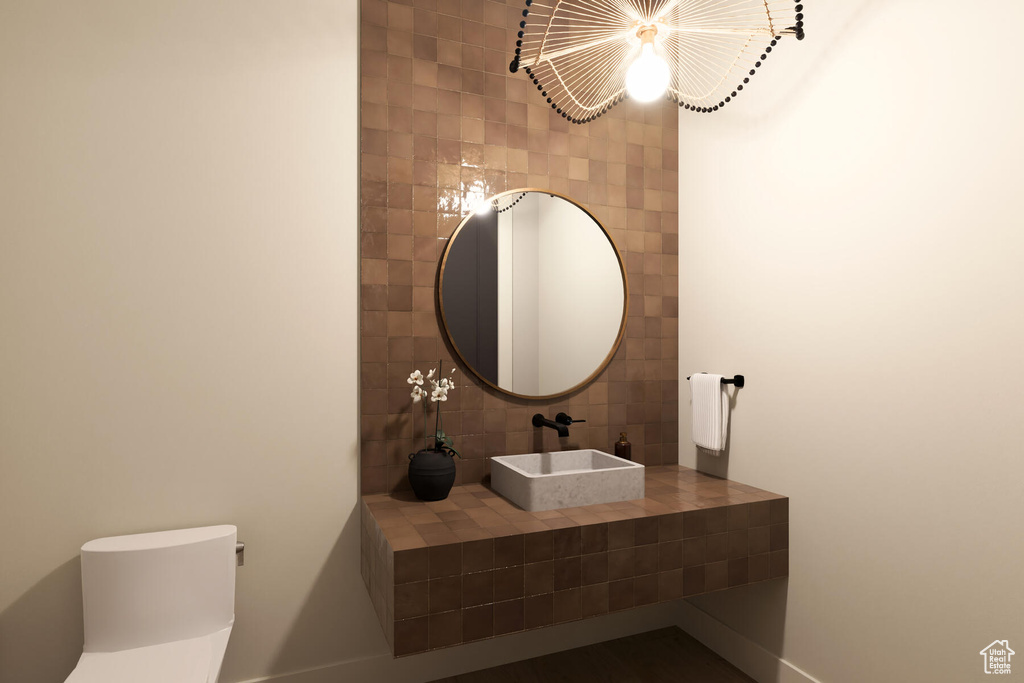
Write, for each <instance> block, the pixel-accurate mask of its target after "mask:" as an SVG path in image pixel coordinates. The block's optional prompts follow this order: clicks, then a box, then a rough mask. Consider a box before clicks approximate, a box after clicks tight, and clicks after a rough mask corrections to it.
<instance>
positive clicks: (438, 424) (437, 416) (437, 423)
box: [434, 359, 443, 448]
mask: <svg viewBox="0 0 1024 683" xmlns="http://www.w3.org/2000/svg"><path fill="white" fill-rule="evenodd" d="M442 362H443V361H441V360H440V359H438V361H437V377H438V380H437V381H439V382H440V381H441V376H442V374H441V363H442ZM440 430H441V402H440V401H438V402H437V413H435V415H434V448H437V445H438V444H437V434H438V432H439V431H440Z"/></svg>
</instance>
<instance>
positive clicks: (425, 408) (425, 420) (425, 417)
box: [420, 397, 430, 449]
mask: <svg viewBox="0 0 1024 683" xmlns="http://www.w3.org/2000/svg"><path fill="white" fill-rule="evenodd" d="M420 402H421V403H422V404H423V446H424V448H427V449H429V448H430V442H429V441H427V400H426V397H424V399H423V400H422V401H420Z"/></svg>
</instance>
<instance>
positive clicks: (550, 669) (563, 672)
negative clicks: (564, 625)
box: [434, 628, 755, 683]
mask: <svg viewBox="0 0 1024 683" xmlns="http://www.w3.org/2000/svg"><path fill="white" fill-rule="evenodd" d="M604 681H608V682H609V683H611V682H612V681H614V683H755V681H754V679H753V678H750V677H749V676H747V675H746V674H744V673H743V672H742V671H740V670H739V669H737V668H736V667H734V666H733V665H732V664H730V663H729V662H727V661H725V660H724V659H722V658H721V657H719V656H718V655H716V654H715V653H714V652H712V651H711V650H709V649H708V648H706V647H704V646H703V645H701V644H700V643H699V642H698V641H696V640H695V639H693V638H691V637H690V636H689V635H687V634H686V633H684V632H683V631H682V630H680V629H678V628H663V629H659V630H657V631H650V632H648V633H641V634H639V635H635V636H629V637H628V638H619V639H618V640H609V641H608V642H605V643H597V644H595V645H588V646H587V647H579V648H576V649H575V650H566V651H565V652H556V653H554V654H550V655H545V656H543V657H535V658H533V659H527V660H524V661H522V662H514V663H512V664H505V665H504V666H496V667H494V668H491V669H484V670H482V671H474V672H473V673H468V674H462V675H461V676H453V677H451V678H442V679H440V680H438V681H434V683H603V682H604Z"/></svg>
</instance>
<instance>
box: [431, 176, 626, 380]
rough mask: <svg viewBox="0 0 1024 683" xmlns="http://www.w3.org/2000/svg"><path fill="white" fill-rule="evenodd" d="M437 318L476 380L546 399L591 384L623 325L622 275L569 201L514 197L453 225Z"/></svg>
mask: <svg viewBox="0 0 1024 683" xmlns="http://www.w3.org/2000/svg"><path fill="white" fill-rule="evenodd" d="M438 288H439V299H440V305H441V317H442V322H443V324H444V328H445V332H446V333H447V334H448V338H449V340H450V341H451V343H452V346H454V348H455V351H456V353H457V354H458V355H459V356H460V357H461V358H462V360H463V361H464V362H465V364H466V365H467V366H468V367H469V369H470V370H471V371H472V372H474V373H475V374H476V375H477V376H478V377H480V378H481V379H482V380H483V381H484V382H486V383H487V384H489V385H491V386H492V387H495V388H497V389H500V390H501V391H504V392H506V393H509V394H513V395H516V396H521V397H526V398H548V397H553V396H559V395H562V394H565V393H568V392H570V391H572V390H574V389H576V388H578V387H580V386H582V385H584V384H586V383H587V382H588V381H590V380H591V379H593V378H594V377H596V376H597V374H598V373H600V371H601V370H603V369H604V367H605V365H607V363H608V361H609V360H610V359H611V357H612V355H613V354H614V352H615V349H616V348H617V346H618V343H619V340H620V339H621V337H622V331H623V329H624V325H625V320H626V294H627V291H626V276H625V269H624V268H623V266H622V260H621V259H620V257H619V253H618V250H617V249H616V248H615V245H614V243H613V242H612V240H611V238H610V237H609V236H608V234H607V232H606V231H605V229H604V227H603V226H602V225H601V224H600V223H599V222H598V221H597V219H596V218H594V217H593V216H592V215H591V214H590V213H589V212H588V211H587V210H586V209H584V208H583V207H582V206H580V205H579V204H577V203H575V202H573V201H572V200H570V199H568V198H566V197H562V196H560V195H557V194H555V193H552V192H547V191H543V190H512V191H510V192H505V193H502V194H499V195H496V196H494V197H492V198H491V199H489V200H488V201H486V202H484V203H483V204H482V205H481V207H480V208H479V209H478V210H477V211H476V212H474V213H472V214H470V215H469V216H467V217H466V218H465V220H463V222H462V223H461V224H460V225H459V227H458V229H457V230H456V231H455V233H454V234H453V235H452V238H451V240H449V243H448V247H447V249H446V251H445V255H444V258H443V260H442V262H441V275H440V281H439V285H438Z"/></svg>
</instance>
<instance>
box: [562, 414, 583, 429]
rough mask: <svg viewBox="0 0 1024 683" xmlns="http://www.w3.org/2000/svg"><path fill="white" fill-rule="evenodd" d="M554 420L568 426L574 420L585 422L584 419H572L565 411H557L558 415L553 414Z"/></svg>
mask: <svg viewBox="0 0 1024 683" xmlns="http://www.w3.org/2000/svg"><path fill="white" fill-rule="evenodd" d="M555 422H557V423H558V424H560V425H565V426H566V427H568V426H569V425H571V424H572V423H574V422H586V420H574V419H572V418H571V417H569V416H568V415H566V414H565V413H559V414H558V415H555Z"/></svg>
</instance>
